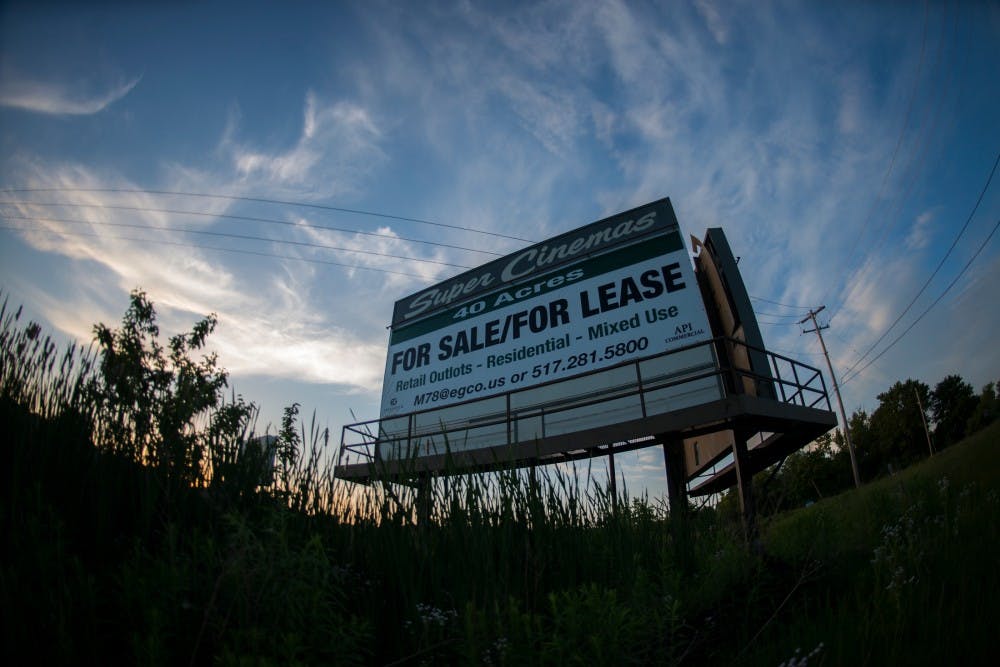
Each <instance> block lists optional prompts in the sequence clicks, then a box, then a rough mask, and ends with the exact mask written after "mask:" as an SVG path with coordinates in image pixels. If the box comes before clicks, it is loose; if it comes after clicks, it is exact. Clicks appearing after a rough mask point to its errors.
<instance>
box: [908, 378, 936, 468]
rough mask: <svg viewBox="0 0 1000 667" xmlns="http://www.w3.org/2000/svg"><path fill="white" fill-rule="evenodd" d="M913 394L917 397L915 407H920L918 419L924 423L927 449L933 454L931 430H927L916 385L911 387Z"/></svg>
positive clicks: (925, 417) (925, 418) (922, 406)
mask: <svg viewBox="0 0 1000 667" xmlns="http://www.w3.org/2000/svg"><path fill="white" fill-rule="evenodd" d="M913 394H914V396H916V397H917V407H918V408H920V420H921V421H922V422H923V423H924V435H926V436H927V451H929V452H930V453H931V456H934V445H932V444H931V432H930V431H929V430H927V415H925V414H924V404H923V402H922V401H921V400H920V392H919V391H917V388H916V387H914V388H913Z"/></svg>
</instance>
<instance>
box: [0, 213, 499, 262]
mask: <svg viewBox="0 0 1000 667" xmlns="http://www.w3.org/2000/svg"><path fill="white" fill-rule="evenodd" d="M0 205H6V206H45V207H59V206H65V207H67V208H98V209H110V210H116V211H136V212H140V213H169V214H171V215H195V216H201V217H206V218H224V219H226V220H242V221H246V222H263V223H267V224H272V225H285V226H289V227H297V228H299V227H305V228H308V229H322V230H326V231H331V232H343V233H345V234H361V235H364V236H375V237H378V238H384V239H391V240H394V241H407V242H410V243H424V244H426V245H432V246H438V247H440V248H451V249H453V250H465V251H468V252H479V253H483V254H486V255H495V256H497V257H499V256H500V255H501V253H498V252H493V251H492V250H479V249H478V248H466V247H464V246H460V245H451V244H449V243H441V242H438V241H425V240H423V239H412V238H406V237H404V236H395V235H393V234H380V233H378V232H367V231H364V230H360V229H347V228H344V227H333V226H330V225H318V224H314V223H310V222H302V223H299V222H292V221H289V220H278V219H275V218H259V217H256V216H250V215H234V214H230V213H209V212H206V211H185V210H178V209H170V208H150V207H146V206H122V205H117V204H72V203H62V202H33V201H3V200H0Z"/></svg>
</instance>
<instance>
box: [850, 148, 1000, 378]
mask: <svg viewBox="0 0 1000 667" xmlns="http://www.w3.org/2000/svg"><path fill="white" fill-rule="evenodd" d="M998 164H1000V152H997V157H996V160H994V161H993V168H992V169H991V170H990V175H989V176H988V177H987V179H986V184H985V185H983V189H982V191H981V192H980V193H979V197H978V199H976V204H975V206H973V207H972V211H971V212H970V213H969V216H968V217H967V218H966V219H965V224H964V225H962V228H961V229H960V230H958V234H957V235H955V239H954V240H953V241H952V242H951V246H950V247H949V248H948V252H946V253H945V254H944V257H942V258H941V261H940V262H938V265H937V267H935V269H934V271H933V272H932V273H931V275H930V277H929V278H927V280H926V282H924V285H923V287H921V288H920V290H919V291H918V292H917V293H916V294H915V295H914V296H913V298H912V299H911V300H910V303H909V304H907V306H906V308H904V309H903V312H901V313H900V314H899V315H898V316H897V317H896V319H895V320H893V322H892V324H890V325H889V327H888V328H887V329H886V330H885V331H883V332H882V335H881V336H879V338H878V340H876V341H875V342H874V343H872V344H871V347H869V348H868V349H867V350H865V353H864V354H863V355H861V356H860V357H859V358H858V360H857V361H855V362H854V363H853V364H852V365H851V367H850V368H848V369H847V370H846V371H845V372H844V374H845V375H848V374H850V372H851V371H853V370H854V369H855V368H857V366H858V364H860V363H861V362H862V361H864V358H865V357H867V356H868V355H869V354H871V352H872V350H874V349H875V348H876V347H878V344H879V343H881V342H882V341H883V340H885V337H886V336H888V335H889V332H890V331H892V329H893V327H895V326H896V325H897V324H899V321H900V320H902V319H903V316H905V315H906V314H907V313H908V312H910V308H912V307H913V304H915V303H916V302H917V299H919V298H920V297H921V295H923V293H924V292H925V291H926V290H927V287H928V286H929V285H930V284H931V281H932V280H934V277H935V276H936V275H937V274H938V271H940V270H941V267H942V266H944V263H945V261H946V260H947V259H948V257H950V256H951V252H952V250H954V249H955V246H956V245H958V241H959V239H961V238H962V235H963V234H965V230H966V229H968V227H969V223H971V222H972V218H973V217H975V215H976V212H977V211H978V210H979V205H980V204H981V203H982V202H983V197H985V196H986V192H987V191H988V190H989V189H990V184H991V183H992V182H993V176H994V174H996V171H997V165H998Z"/></svg>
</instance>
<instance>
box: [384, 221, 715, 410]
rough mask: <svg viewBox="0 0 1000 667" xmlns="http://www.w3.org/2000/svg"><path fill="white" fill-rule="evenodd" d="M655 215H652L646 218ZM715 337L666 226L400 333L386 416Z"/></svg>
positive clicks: (392, 355) (395, 336) (390, 363)
mask: <svg viewBox="0 0 1000 667" xmlns="http://www.w3.org/2000/svg"><path fill="white" fill-rule="evenodd" d="M649 216H653V217H655V213H652V214H650V213H647V214H646V217H645V218H642V219H649V220H651V218H649ZM511 265H513V263H512V264H511ZM710 338H711V332H710V328H709V325H708V321H707V318H706V315H705V310H704V305H703V303H702V299H701V294H700V292H699V289H698V285H697V282H696V280H695V276H694V272H693V270H692V268H691V263H690V260H689V258H688V254H687V251H686V250H685V249H684V246H683V242H682V240H681V236H680V233H679V230H678V229H677V227H676V224H673V225H667V226H665V227H664V228H663V229H662V230H660V233H655V234H653V235H651V236H646V237H645V238H643V239H642V240H641V241H639V242H636V243H633V244H631V245H625V246H619V247H615V248H614V249H612V250H610V251H608V252H605V253H603V254H598V255H596V256H593V257H587V258H584V259H581V260H580V261H577V262H571V263H564V264H563V265H562V266H560V267H559V268H557V269H555V270H553V271H550V272H547V273H541V272H538V273H536V274H533V275H532V276H531V277H530V278H528V279H526V280H522V281H520V282H516V283H507V284H501V285H500V287H499V289H494V290H493V291H489V292H486V293H480V294H478V295H476V296H475V298H472V299H471V300H466V301H464V302H462V303H461V304H460V305H458V306H456V307H452V308H447V309H444V310H441V311H439V312H437V313H435V314H433V315H430V316H428V317H425V318H424V319H421V320H419V321H417V322H414V323H413V324H409V325H405V326H401V327H397V328H395V329H394V331H393V333H392V337H391V339H390V346H389V353H388V357H387V359H386V368H385V381H384V384H383V391H382V417H383V419H384V418H386V417H392V416H394V415H401V414H405V413H409V412H414V411H418V410H427V409H434V408H442V407H445V406H448V405H453V404H455V403H460V402H463V401H468V400H470V399H477V398H483V397H487V396H493V395H498V394H503V393H505V392H508V391H512V390H518V389H524V388H528V387H531V386H534V385H538V384H542V383H546V382H551V381H554V380H560V379H564V378H568V377H572V376H574V375H579V374H581V373H587V372H591V371H595V370H599V369H602V368H607V367H610V366H614V365H617V364H621V363H622V362H626V361H629V360H633V359H638V358H642V357H648V356H651V355H655V354H659V353H662V352H666V351H668V350H672V349H676V348H679V347H683V346H687V345H690V344H693V343H697V342H700V341H706V340H709V339H710ZM559 398H560V397H558V396H555V397H553V400H554V401H558V400H559Z"/></svg>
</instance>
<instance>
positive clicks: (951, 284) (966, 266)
mask: <svg viewBox="0 0 1000 667" xmlns="http://www.w3.org/2000/svg"><path fill="white" fill-rule="evenodd" d="M998 227H1000V219H997V222H996V224H995V225H993V229H992V230H990V233H989V235H987V237H986V239H985V240H984V241H983V242H982V243H981V244H980V246H979V248H978V249H977V250H976V252H975V253H973V255H972V257H970V258H969V261H968V262H966V263H965V266H963V267H962V270H961V271H959V272H958V275H957V276H955V279H954V280H952V281H951V282H950V283H949V284H948V286H947V287H946V288H945V289H944V291H943V292H941V295H940V296H938V298H937V299H935V300H934V303H932V304H931V305H929V306H928V307H927V309H926V310H924V312H922V313H920V315H919V316H917V319H915V320H913V322H912V323H911V324H910V326H908V327H906V330H905V331H903V333H901V334H899V336H897V337H896V338H895V339H894V340H893V341H892V342H891V343H889V344H888V345H886V346H885V348H883V349H882V351H881V352H879V353H878V354H877V355H876V356H874V357H872V358H871V359H870V360H869V361H868V363H867V364H865V365H864V366H862V367H861V368H860V369H858V370H857V371H855V372H854V374H853V375H851V376H850V377H849V378H845V379H844V382H845V383H847V382H850V381H851V380H853V379H854V378H856V377H858V376H859V375H861V374H862V373H863V372H865V369H867V368H868V367H869V366H871V365H872V364H873V363H875V362H876V361H878V359H879V358H880V357H881V356H882V355H883V354H885V353H886V352H888V351H889V350H890V349H892V346H893V345H895V344H896V343H898V342H899V341H900V340H901V339H902V338H903V336H905V335H906V334H908V333H909V332H910V329H912V328H913V327H915V326H916V325H917V322H919V321H920V320H922V319H923V318H924V315H926V314H927V313H929V312H931V309H933V308H934V306H936V305H938V303H940V301H941V299H943V298H944V296H945V295H946V294H947V293H948V292H949V291H950V290H951V288H952V287H954V286H955V283H957V282H958V281H959V279H960V278H961V277H962V276H963V275H965V272H966V271H967V270H968V268H969V267H970V266H971V265H972V262H973V261H974V260H975V259H976V257H978V256H979V253H981V252H982V251H983V248H985V247H986V244H987V243H989V242H990V239H991V238H993V235H994V234H995V233H996V231H997V228H998Z"/></svg>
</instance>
